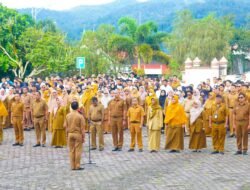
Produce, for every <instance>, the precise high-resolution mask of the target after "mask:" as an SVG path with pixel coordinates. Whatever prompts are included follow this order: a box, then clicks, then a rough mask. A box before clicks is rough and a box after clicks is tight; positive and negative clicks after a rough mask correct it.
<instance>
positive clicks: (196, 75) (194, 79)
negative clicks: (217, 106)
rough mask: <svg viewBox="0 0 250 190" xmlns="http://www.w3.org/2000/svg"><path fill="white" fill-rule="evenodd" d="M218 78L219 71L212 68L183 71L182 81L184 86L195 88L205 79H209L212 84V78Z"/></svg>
mask: <svg viewBox="0 0 250 190" xmlns="http://www.w3.org/2000/svg"><path fill="white" fill-rule="evenodd" d="M218 76H219V69H212V68H200V67H199V68H190V69H185V71H184V72H183V75H182V79H183V81H185V84H186V85H189V84H193V85H194V86H195V87H197V85H198V84H200V82H201V81H206V79H210V81H211V82H212V81H213V80H212V79H213V77H218Z"/></svg>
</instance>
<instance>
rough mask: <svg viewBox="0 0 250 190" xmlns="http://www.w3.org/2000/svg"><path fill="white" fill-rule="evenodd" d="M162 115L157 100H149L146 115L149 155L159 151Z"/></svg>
mask: <svg viewBox="0 0 250 190" xmlns="http://www.w3.org/2000/svg"><path fill="white" fill-rule="evenodd" d="M162 125H163V114H162V109H161V106H160V105H159V101H158V99H157V98H152V99H151V105H150V106H149V108H148V113H147V128H148V149H149V150H150V152H151V153H153V152H157V151H159V150H160V143H161V128H162Z"/></svg>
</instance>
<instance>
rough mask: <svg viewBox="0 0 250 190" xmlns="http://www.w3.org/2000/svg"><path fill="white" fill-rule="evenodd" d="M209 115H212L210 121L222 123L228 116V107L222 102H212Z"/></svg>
mask: <svg viewBox="0 0 250 190" xmlns="http://www.w3.org/2000/svg"><path fill="white" fill-rule="evenodd" d="M210 116H211V117H212V122H218V123H220V122H221V123H222V122H224V121H226V118H227V116H228V109H227V108H226V105H225V104H224V103H221V104H213V105H212V108H211V114H210Z"/></svg>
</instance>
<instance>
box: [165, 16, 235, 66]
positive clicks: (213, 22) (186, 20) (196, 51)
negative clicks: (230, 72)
mask: <svg viewBox="0 0 250 190" xmlns="http://www.w3.org/2000/svg"><path fill="white" fill-rule="evenodd" d="M232 37H233V27H232V22H231V20H229V19H228V18H227V17H226V18H223V19H217V18H216V17H215V16H214V14H210V15H208V16H206V17H204V18H202V19H195V18H193V16H192V14H191V12H189V11H183V12H180V13H178V14H177V17H176V20H175V25H174V30H173V32H172V33H171V35H170V36H169V37H168V38H167V39H166V45H167V47H168V48H169V49H170V51H171V54H172V55H173V57H174V59H176V61H177V62H178V63H179V64H182V63H183V62H184V60H185V59H186V58H187V57H191V58H195V57H197V56H198V57H199V58H200V59H201V60H202V64H210V62H211V60H212V58H214V57H217V58H221V57H222V56H228V54H229V53H230V48H229V41H230V40H231V39H232Z"/></svg>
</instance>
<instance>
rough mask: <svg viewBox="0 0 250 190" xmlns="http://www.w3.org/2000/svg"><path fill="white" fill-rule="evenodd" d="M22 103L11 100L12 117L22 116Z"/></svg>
mask: <svg viewBox="0 0 250 190" xmlns="http://www.w3.org/2000/svg"><path fill="white" fill-rule="evenodd" d="M23 111H24V105H23V103H22V102H13V103H12V105H11V116H12V117H23Z"/></svg>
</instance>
